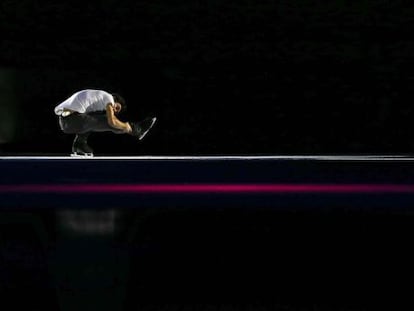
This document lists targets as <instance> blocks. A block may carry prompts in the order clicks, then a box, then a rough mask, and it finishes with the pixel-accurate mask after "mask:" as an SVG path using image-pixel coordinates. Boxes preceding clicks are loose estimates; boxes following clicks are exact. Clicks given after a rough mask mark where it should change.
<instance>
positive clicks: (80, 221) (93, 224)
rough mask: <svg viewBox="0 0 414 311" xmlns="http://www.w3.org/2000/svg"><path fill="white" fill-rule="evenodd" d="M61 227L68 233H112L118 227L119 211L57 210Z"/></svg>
mask: <svg viewBox="0 0 414 311" xmlns="http://www.w3.org/2000/svg"><path fill="white" fill-rule="evenodd" d="M57 216H58V219H59V223H60V227H61V229H63V230H64V231H66V232H67V233H75V234H81V235H110V234H113V233H114V232H115V230H116V228H117V226H116V222H117V219H118V213H117V211H116V210H113V209H109V210H108V209H103V210H90V209H85V210H82V209H70V210H69V209H67V210H62V211H58V212H57Z"/></svg>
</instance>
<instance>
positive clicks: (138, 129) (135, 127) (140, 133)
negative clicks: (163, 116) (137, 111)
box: [130, 117, 157, 140]
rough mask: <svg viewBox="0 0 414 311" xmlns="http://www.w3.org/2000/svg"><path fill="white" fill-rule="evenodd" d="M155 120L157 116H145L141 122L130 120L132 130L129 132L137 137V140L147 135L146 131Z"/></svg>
mask: <svg viewBox="0 0 414 311" xmlns="http://www.w3.org/2000/svg"><path fill="white" fill-rule="evenodd" d="M155 121H157V118H155V117H151V118H145V119H144V120H142V121H141V122H135V123H133V122H130V125H131V128H132V132H131V133H130V134H131V135H132V136H134V137H137V138H138V140H142V139H143V138H144V136H145V135H147V133H148V131H149V130H150V129H151V128H152V127H153V126H154V124H155Z"/></svg>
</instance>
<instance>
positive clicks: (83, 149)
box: [70, 136, 93, 157]
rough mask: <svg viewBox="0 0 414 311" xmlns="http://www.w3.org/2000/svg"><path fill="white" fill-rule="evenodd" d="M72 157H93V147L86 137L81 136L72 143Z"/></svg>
mask: <svg viewBox="0 0 414 311" xmlns="http://www.w3.org/2000/svg"><path fill="white" fill-rule="evenodd" d="M70 156H71V157H93V150H92V148H91V147H90V146H89V145H88V144H87V143H86V139H82V138H80V137H79V136H78V137H77V138H76V139H75V141H74V142H73V145H72V153H71V155H70Z"/></svg>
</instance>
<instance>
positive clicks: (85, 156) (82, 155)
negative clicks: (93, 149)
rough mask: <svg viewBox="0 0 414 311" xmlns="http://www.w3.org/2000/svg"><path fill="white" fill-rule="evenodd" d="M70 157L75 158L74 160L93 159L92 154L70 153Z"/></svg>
mask: <svg viewBox="0 0 414 311" xmlns="http://www.w3.org/2000/svg"><path fill="white" fill-rule="evenodd" d="M70 156H71V157H76V158H92V157H93V153H77V152H74V153H71V154H70Z"/></svg>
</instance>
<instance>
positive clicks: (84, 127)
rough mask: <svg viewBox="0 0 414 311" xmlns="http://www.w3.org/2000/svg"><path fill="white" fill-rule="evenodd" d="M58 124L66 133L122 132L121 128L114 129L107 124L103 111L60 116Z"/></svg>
mask: <svg viewBox="0 0 414 311" xmlns="http://www.w3.org/2000/svg"><path fill="white" fill-rule="evenodd" d="M59 125H60V128H61V129H62V131H63V132H64V133H66V134H83V133H90V132H113V133H116V134H123V133H124V132H123V131H122V130H118V129H115V128H113V127H111V126H110V125H109V124H108V120H107V117H106V114H105V113H89V114H80V113H73V114H71V115H70V116H67V117H60V118H59Z"/></svg>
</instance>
